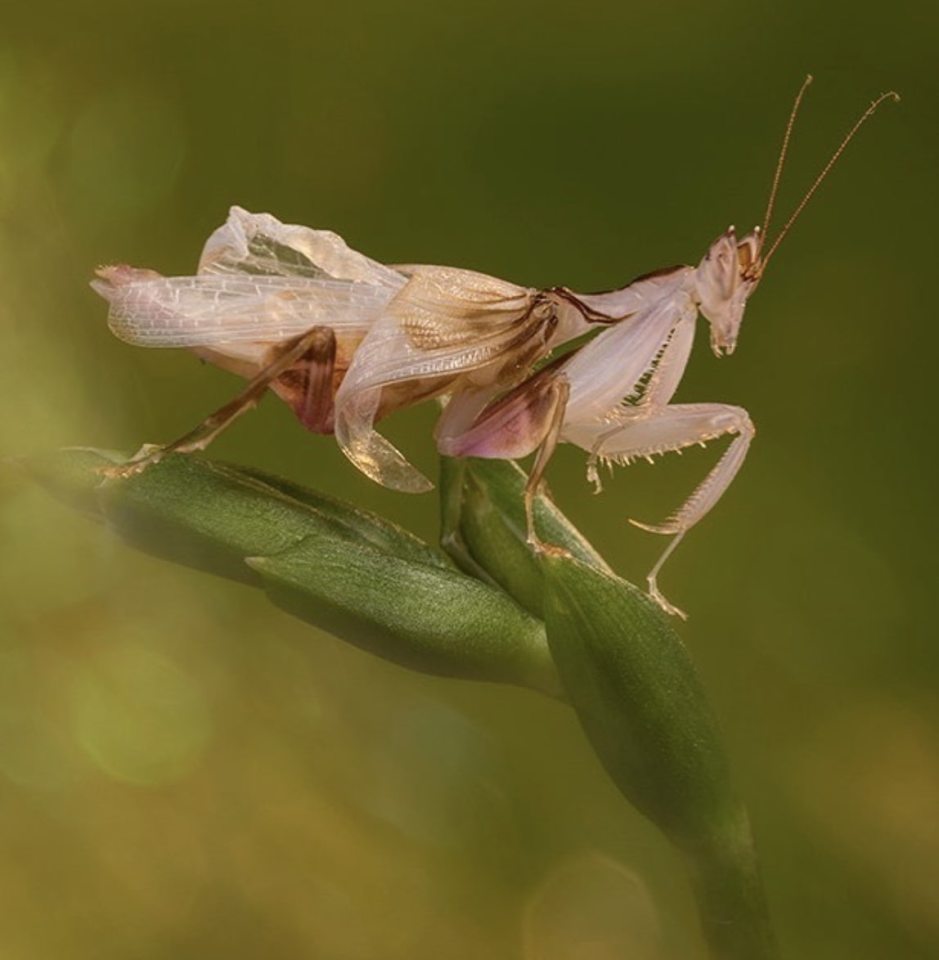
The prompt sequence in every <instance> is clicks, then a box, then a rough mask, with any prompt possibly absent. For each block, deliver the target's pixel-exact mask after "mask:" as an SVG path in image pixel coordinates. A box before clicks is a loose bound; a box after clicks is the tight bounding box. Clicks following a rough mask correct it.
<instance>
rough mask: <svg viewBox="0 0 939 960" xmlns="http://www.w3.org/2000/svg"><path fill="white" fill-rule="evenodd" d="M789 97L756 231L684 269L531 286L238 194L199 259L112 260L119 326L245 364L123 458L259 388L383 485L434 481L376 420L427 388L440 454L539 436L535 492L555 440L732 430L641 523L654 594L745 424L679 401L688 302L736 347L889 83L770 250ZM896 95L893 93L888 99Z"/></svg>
mask: <svg viewBox="0 0 939 960" xmlns="http://www.w3.org/2000/svg"><path fill="white" fill-rule="evenodd" d="M810 79H811V78H807V79H806V82H805V84H804V85H803V87H802V89H801V90H800V92H799V95H798V97H797V98H796V102H795V105H794V107H793V110H792V114H791V116H790V119H789V125H788V127H787V129H786V136H785V140H784V142H783V149H782V151H781V153H780V158H779V163H778V165H777V169H776V176H775V179H774V182H773V187H772V190H771V193H770V201H769V204H768V207H767V211H766V216H765V218H764V223H763V228H762V229H761V228H756V229H755V230H754V231H753V232H751V233H750V234H748V235H747V236H745V237H744V238H742V239H740V240H738V239H737V237H736V234H735V232H734V229H733V228H732V227H731V228H730V229H729V230H727V231H726V232H725V233H724V234H722V235H721V236H720V237H719V238H718V239H717V240H716V241H715V243H714V244H713V245H712V246H711V248H710V250H709V251H708V253H707V255H706V256H705V257H704V259H703V260H702V261H701V263H700V264H699V265H698V266H697V267H675V268H670V269H668V270H663V271H658V272H656V273H654V274H649V275H646V276H645V277H642V278H640V279H638V280H636V281H634V282H632V283H631V284H629V285H627V286H626V287H623V288H621V289H619V290H614V291H611V292H608V293H600V294H578V293H574V292H573V291H571V290H569V289H567V288H565V287H555V288H551V289H548V290H536V289H533V288H529V287H522V286H518V285H516V284H513V283H510V282H508V281H504V280H499V279H497V278H495V277H490V276H486V275H484V274H480V273H476V272H474V271H470V270H461V269H457V268H452V267H438V266H385V265H383V264H380V263H378V262H376V261H374V260H371V259H369V258H368V257H365V256H364V255H362V254H360V253H357V252H356V251H354V250H351V249H350V248H349V247H348V246H347V245H346V244H345V243H344V241H343V240H342V239H341V238H340V237H338V236H337V235H336V234H333V233H330V232H329V231H322V230H313V229H310V228H308V227H301V226H291V225H285V224H282V223H280V222H279V221H278V220H276V219H275V218H274V217H271V216H270V215H268V214H250V213H247V212H246V211H244V210H241V209H240V208H237V207H234V208H232V211H231V213H230V216H229V220H228V222H227V223H226V224H225V225H224V226H222V227H220V228H219V229H218V230H217V231H216V232H215V233H214V234H213V235H212V236H211V237H210V238H209V240H208V242H207V243H206V246H205V248H204V250H203V254H202V257H201V259H200V263H199V270H198V273H197V274H196V275H194V276H187V277H162V276H160V275H159V274H156V273H154V272H153V271H149V270H136V269H134V268H131V267H123V266H121V267H106V268H102V269H101V270H99V271H98V277H99V279H98V280H96V281H95V282H94V283H93V286H94V287H95V289H96V290H97V291H98V292H99V293H100V294H101V295H102V296H104V297H105V298H106V299H107V300H108V301H109V302H110V305H111V310H110V316H109V321H110V324H111V328H112V330H113V331H114V332H115V334H117V336H119V337H120V338H121V339H123V340H126V341H128V342H130V343H134V344H137V345H141V346H151V347H185V348H188V349H191V350H192V351H193V352H195V353H196V354H197V355H199V356H200V357H202V358H203V359H206V360H209V361H210V362H212V363H215V364H217V365H218V366H221V367H223V368H225V369H227V370H230V371H232V372H234V373H237V374H239V375H241V376H244V377H246V378H247V379H248V380H249V383H248V385H247V387H246V388H245V389H244V390H243V391H242V393H241V394H239V396H238V397H236V398H235V399H234V400H232V401H231V402H230V403H228V404H226V405H225V406H223V407H222V408H220V409H219V410H218V411H216V412H215V413H214V414H212V415H211V416H210V417H209V418H207V419H206V420H205V421H204V422H203V423H202V424H200V425H199V426H198V427H197V428H196V429H195V430H193V431H191V432H190V433H188V434H186V435H185V436H184V437H182V438H180V439H179V440H177V441H176V442H174V443H172V444H170V445H168V446H166V447H156V448H154V447H145V448H144V449H143V450H142V451H141V453H139V454H138V455H137V456H136V457H134V458H132V460H131V461H129V462H128V463H127V464H126V465H124V466H122V467H118V468H114V469H113V470H110V472H111V473H113V474H117V475H127V474H129V473H133V472H136V471H138V470H141V469H143V468H145V467H146V466H147V465H148V464H151V463H154V462H156V461H157V460H159V459H160V458H161V457H162V456H164V455H165V454H166V453H168V452H171V451H178V452H189V451H193V450H201V449H204V448H205V447H206V446H207V445H208V444H209V443H210V442H211V441H212V439H214V437H215V436H217V435H218V434H219V433H220V432H221V431H222V430H223V429H225V427H227V426H228V424H230V423H231V422H232V421H233V420H234V419H235V418H236V417H238V416H239V415H240V414H241V413H243V412H244V411H245V410H247V409H249V408H250V407H252V406H253V405H254V404H255V403H256V402H257V401H258V399H260V397H261V396H262V395H263V393H264V392H265V391H266V390H267V389H271V390H273V391H274V392H275V393H277V394H278V395H279V396H280V397H281V398H282V399H284V400H285V401H286V402H287V403H288V404H289V405H290V406H291V408H292V409H293V411H294V413H295V414H296V415H297V417H298V418H299V419H300V421H301V423H303V425H304V426H305V427H307V429H309V430H311V431H313V432H316V433H335V435H336V439H337V441H338V443H339V445H340V447H341V448H342V450H343V451H344V452H345V454H346V455H347V456H348V457H349V459H350V460H351V461H352V462H353V463H354V464H355V465H356V466H357V467H359V469H360V470H362V471H363V472H364V473H366V474H367V475H368V476H370V477H371V478H372V479H374V480H376V481H377V482H379V483H382V484H384V485H386V486H389V487H392V488H395V489H398V490H403V491H407V492H422V491H425V490H428V489H430V488H431V486H432V484H431V483H430V482H429V481H428V480H427V479H426V478H425V477H424V476H423V475H422V474H421V473H420V472H419V471H417V470H416V469H415V468H414V467H413V466H412V465H411V464H410V463H408V461H407V460H406V459H405V458H404V456H403V455H402V454H401V453H400V452H399V451H398V450H396V449H395V448H394V447H393V446H392V445H391V444H390V443H389V442H388V441H387V440H386V439H385V438H384V437H382V436H381V435H380V434H379V433H378V432H377V431H376V430H375V423H376V421H377V420H379V419H380V418H381V417H383V416H385V415H387V414H388V413H390V412H392V411H394V410H397V409H401V408H403V407H406V406H409V405H412V404H414V403H417V402H419V401H421V400H424V399H428V398H430V397H440V398H444V399H445V400H446V406H445V408H444V411H443V413H442V415H441V417H440V420H439V421H438V424H437V429H436V433H435V435H436V440H437V446H438V449H439V450H440V452H441V453H443V454H446V455H449V456H456V457H466V456H477V457H489V458H508V459H515V458H518V457H522V456H525V455H527V454H529V453H532V452H534V451H537V456H536V459H535V463H534V466H533V468H532V471H531V476H530V480H529V483H528V486H527V489H526V513H527V517H528V540H529V542H530V543H531V544H532V546H533V547H535V548H537V549H552V548H550V547H546V546H545V545H544V544H542V543H541V542H540V541H539V540H538V538H537V535H536V533H535V529H534V524H533V514H532V503H533V498H534V495H535V493H536V491H537V488H538V485H539V483H540V480H541V477H542V475H543V473H544V469H545V466H546V465H547V462H548V460H549V459H550V457H551V454H552V453H553V451H554V449H555V447H556V445H557V443H558V442H568V443H574V444H576V445H578V446H580V447H582V448H583V449H585V450H586V451H588V453H589V454H590V461H589V467H588V476H590V477H591V478H592V479H594V481H595V482H597V483H598V485H599V480H598V475H597V470H596V464H597V461H605V462H611V463H612V462H615V463H629V462H630V461H632V460H633V459H636V458H638V457H646V458H652V457H653V456H655V455H657V454H661V453H665V452H669V451H674V450H680V449H682V448H684V447H687V446H689V445H691V444H704V443H706V442H708V441H709V440H713V439H716V438H719V437H722V436H726V435H732V436H733V437H734V439H733V441H732V442H731V445H730V447H729V448H728V449H727V451H726V452H725V453H724V455H723V456H722V457H721V459H720V461H719V462H718V464H717V465H716V466H715V467H714V468H713V470H712V471H711V472H710V473H709V474H708V476H707V477H706V478H705V480H704V481H703V482H702V483H701V484H700V485H699V486H698V488H697V489H696V490H695V491H694V493H693V494H692V495H691V497H690V498H689V499H688V500H687V501H686V503H685V504H684V505H683V506H682V507H681V508H680V509H679V510H678V511H676V512H675V514H673V516H672V517H671V518H669V520H667V521H666V522H665V523H663V524H660V525H657V526H651V525H645V524H639V526H642V527H643V528H644V529H647V530H651V531H653V532H656V533H662V534H670V535H674V539H673V540H672V542H671V543H670V544H669V546H668V548H667V549H666V551H665V552H664V554H663V555H662V557H661V559H660V560H659V562H658V563H657V564H656V565H655V567H654V568H653V570H652V572H651V573H650V575H649V578H648V579H649V589H650V593H651V595H652V597H653V598H654V599H655V600H656V601H657V602H658V603H659V604H660V605H661V606H662V607H663V608H664V609H665V610H667V611H668V612H670V613H679V614H680V611H679V610H677V608H675V607H673V606H671V604H669V603H668V602H667V601H666V600H665V598H664V597H663V596H662V595H661V593H660V592H659V590H658V586H657V582H656V578H657V575H658V572H659V571H660V569H661V567H662V564H663V563H664V562H665V560H666V559H667V557H668V556H669V555H670V554H671V552H672V551H673V550H674V549H675V547H676V546H677V544H678V542H679V541H680V540H681V539H682V537H683V536H684V534H685V533H686V532H687V531H688V530H689V529H690V528H691V527H692V526H694V524H695V523H697V522H698V521H699V520H700V519H701V518H702V517H703V516H704V515H705V514H706V513H707V512H708V511H709V510H710V509H711V508H712V507H713V506H714V504H715V503H716V502H717V501H718V499H719V498H720V496H721V495H722V494H723V493H724V491H725V490H726V489H727V487H728V486H729V485H730V483H731V481H732V480H733V478H734V476H735V475H736V473H737V471H738V470H739V468H740V466H741V464H742V462H743V460H744V457H745V456H746V453H747V449H748V447H749V444H750V441H751V439H752V437H753V434H754V429H753V425H752V423H751V421H750V418H749V416H748V414H747V412H746V411H745V410H743V409H742V408H740V407H734V406H728V405H725V404H672V403H671V400H672V397H673V395H674V393H675V391H676V389H677V387H678V384H679V382H680V380H681V377H682V375H683V372H684V369H685V366H686V364H687V362H688V358H689V355H690V352H691V347H692V340H693V335H694V328H695V323H696V318H697V315H698V313H699V312H700V313H701V314H702V315H703V316H704V317H705V318H706V319H707V320H708V322H709V323H710V325H711V344H712V348H713V349H714V351H715V353H717V354H718V355H720V354H721V353H725V354H729V353H732V352H733V350H734V347H735V345H736V341H737V335H738V331H739V328H740V324H741V321H742V319H743V312H744V308H745V306H746V302H747V299H748V298H749V296H750V294H752V292H753V290H754V289H755V288H756V286H757V284H758V282H759V280H760V278H761V276H762V273H763V270H764V269H765V266H766V264H767V262H768V261H769V259H770V257H771V256H772V254H773V252H774V251H775V250H776V248H777V247H778V245H779V242H780V241H781V240H782V238H783V236H785V234H786V232H787V231H788V229H789V227H790V226H791V225H792V223H793V222H794V221H795V219H796V218H797V217H798V215H799V214H800V213H801V211H802V209H803V208H804V206H805V204H806V203H807V202H808V200H809V199H810V197H811V196H812V194H813V193H814V192H815V190H816V189H817V187H818V186H819V184H820V183H821V181H822V180H823V179H824V177H825V176H826V175H827V173H828V171H829V169H830V168H831V166H832V164H833V163H834V162H835V160H836V159H837V158H838V156H840V154H841V151H842V150H843V149H844V148H845V146H846V145H847V143H848V141H849V140H850V139H851V137H852V136H853V135H854V133H855V132H856V131H857V129H858V128H859V127H860V126H861V124H862V123H864V121H865V120H867V118H868V117H869V116H870V115H871V114H872V113H873V112H874V110H875V109H876V108H877V106H878V105H879V104H880V103H881V102H882V101H883V100H884V99H886V98H887V97H891V96H893V97H894V98H896V95H895V94H884V95H883V96H882V97H880V98H879V99H878V100H877V101H875V103H873V104H872V105H871V107H870V108H869V109H868V110H867V111H866V112H865V113H864V114H863V116H862V117H861V118H860V119H859V120H858V122H857V123H856V124H855V126H854V127H853V128H852V130H851V131H850V133H849V134H848V136H847V137H846V138H845V139H844V141H843V142H842V144H841V146H840V147H839V148H838V150H837V151H836V152H835V154H834V155H833V157H832V158H831V160H830V161H829V163H828V164H827V165H826V167H825V168H824V169H823V170H822V172H821V174H820V175H819V177H818V178H817V179H816V181H815V183H814V184H813V185H812V187H811V188H810V190H809V191H808V193H807V194H806V196H805V198H804V199H803V200H802V202H801V203H800V204H799V205H798V207H797V208H796V211H795V213H794V214H793V215H792V217H791V218H790V219H789V221H788V223H787V224H786V225H785V226H784V227H783V229H782V231H781V232H780V234H779V236H778V237H777V238H776V241H775V242H774V244H773V245H772V247H771V248H770V249H769V251H768V252H767V253H766V254H764V253H763V246H764V238H765V234H766V228H767V227H768V225H769V221H770V217H771V214H772V208H773V203H774V199H775V195H776V188H777V186H778V182H779V177H780V173H781V170H782V166H783V161H784V159H785V155H786V149H787V146H788V142H789V135H790V132H791V129H792V124H793V122H794V119H795V115H796V112H797V109H798V106H799V103H800V101H801V98H802V95H803V93H804V91H805V87H806V86H807V84H808V83H809V81H810ZM897 99H898V98H897ZM595 327H600V328H602V329H601V332H600V333H599V334H598V335H597V336H596V337H594V338H593V339H592V340H591V341H589V342H587V343H586V344H584V345H583V346H581V347H580V348H579V349H577V350H575V351H573V352H572V353H569V354H567V355H566V356H563V357H560V358H557V359H554V360H549V362H548V363H547V364H546V365H545V366H543V367H542V368H541V369H538V365H539V364H540V363H541V362H542V361H544V360H548V359H549V358H550V355H551V353H552V352H553V351H554V350H555V349H556V348H557V347H559V346H562V345H564V344H565V343H568V342H570V341H571V340H573V339H575V338H577V337H579V336H581V335H582V334H584V333H587V332H589V331H591V330H592V329H594V328H595Z"/></svg>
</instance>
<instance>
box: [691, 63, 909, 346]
mask: <svg viewBox="0 0 939 960" xmlns="http://www.w3.org/2000/svg"><path fill="white" fill-rule="evenodd" d="M811 82H812V77H811V76H808V77H806V78H805V81H804V82H803V84H802V87H801V88H800V90H799V93H798V94H797V96H796V99H795V103H793V105H792V112H791V113H790V115H789V122H788V124H787V125H786V134H785V136H784V138H783V143H782V149H781V150H780V152H779V160H778V161H777V163H776V172H775V174H774V176H773V184H772V187H771V188H770V193H769V201H768V203H767V206H766V214H765V215H764V217H763V226H762V227H754V229H753V231H752V232H751V233H748V234H747V235H746V236H745V237H743V239H741V240H738V239H737V235H736V233H735V231H734V228H733V227H729V228H728V229H727V231H726V232H725V233H722V234H721V235H720V236H719V237H718V238H717V239H716V240H715V241H714V243H712V244H711V247H710V249H709V250H708V252H707V254H706V255H705V257H704V259H703V260H702V261H701V263H700V264H699V265H698V268H697V270H696V271H695V288H696V294H697V300H698V306H699V308H700V310H701V313H702V314H703V315H704V316H705V318H706V319H707V320H708V322H709V323H710V324H711V349H712V350H713V351H714V353H715V354H716V355H717V356H721V355H722V354H724V355H729V354H731V353H733V352H734V347H736V345H737V335H738V333H739V331H740V324H741V321H742V320H743V311H744V309H745V307H746V305H747V300H748V298H749V297H750V294H751V293H753V291H754V290H755V289H756V285H757V284H758V283H759V281H760V277H761V276H762V275H763V271H764V270H765V269H766V265H767V264H768V263H769V261H770V258H771V257H772V256H773V254H774V253H775V252H776V251H777V250H778V249H779V244H780V243H781V242H782V240H783V238H784V237H785V236H786V234H787V233H788V232H789V230H790V228H791V227H792V225H793V224H794V223H795V222H796V220H797V219H798V218H799V216H800V215H801V213H802V211H803V210H804V209H805V207H806V205H807V204H808V202H809V200H811V199H812V197H813V195H814V194H815V191H816V190H817V189H818V188H819V187H820V186H821V183H822V181H823V180H824V179H825V178H826V177H827V176H828V172H829V171H830V170H831V168H832V167H833V166H834V165H835V162H836V161H837V160H838V158H839V157H840V156H841V154H842V153H843V152H844V149H845V147H846V146H847V145H848V144H849V143H850V141H851V140H852V138H853V137H854V135H855V134H856V133H857V132H858V130H859V129H860V128H861V126H862V125H863V124H864V123H866V122H867V120H868V119H869V118H870V117H871V116H872V115H873V114H874V112H875V111H876V110H877V108H878V107H879V106H880V105H881V104H882V103H883V102H884V101H885V100H894V101H896V100H899V99H900V97H899V96H898V95H897V94H896V93H894V92H893V91H892V90H891V91H890V92H889V93H883V94H881V95H880V96H879V97H878V98H877V99H876V100H875V101H874V102H873V103H872V104H871V105H870V106H869V107H868V108H867V109H866V110H865V111H864V112H863V113H862V114H861V116H860V117H859V118H858V120H857V121H856V122H855V124H854V126H853V127H852V128H851V129H850V130H849V131H848V134H847V136H846V137H845V138H844V139H843V140H842V141H841V144H840V145H839V146H838V149H837V150H835V152H834V153H833V154H832V156H831V159H830V160H829V161H828V163H826V164H825V166H824V167H823V168H822V171H821V173H819V175H818V176H817V177H816V178H815V181H814V182H813V183H812V185H811V187H809V189H808V191H807V192H806V194H805V196H803V198H802V200H801V201H800V202H799V203H798V205H797V206H796V208H795V211H794V212H793V214H792V215H791V216H790V217H789V219H788V220H787V221H786V223H785V225H784V226H783V228H782V229H781V230H780V231H779V233H778V234H777V235H776V239H775V240H774V241H773V243H772V245H771V246H770V248H769V250H768V251H767V252H766V254H765V255H764V254H763V244H764V238H765V237H766V235H767V231H768V230H769V224H770V220H771V219H772V216H773V207H774V205H775V202H776V193H777V191H778V188H779V180H780V177H781V176H782V170H783V166H784V164H785V160H786V153H787V151H788V149H789V138H790V136H791V134H792V127H793V124H794V123H795V119H796V114H797V113H798V111H799V105H800V104H801V102H802V97H803V95H804V93H805V91H806V89H807V87H808V86H809V84H810V83H811Z"/></svg>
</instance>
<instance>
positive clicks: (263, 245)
mask: <svg viewBox="0 0 939 960" xmlns="http://www.w3.org/2000/svg"><path fill="white" fill-rule="evenodd" d="M199 273H213V274H229V273H238V274H243V273H249V274H257V275H261V276H281V277H304V278H307V279H320V278H332V279H334V280H352V281H356V282H360V283H368V284H373V285H376V286H384V287H388V288H389V289H391V290H398V289H400V288H401V287H402V286H404V283H405V278H404V277H403V276H402V275H401V274H400V273H398V272H397V271H395V270H393V269H392V268H391V267H386V266H384V264H381V263H378V262H377V261H375V260H371V259H369V258H368V257H366V256H365V255H364V254H361V253H358V252H357V251H355V250H352V249H350V247H349V246H348V245H347V244H346V242H345V241H344V240H343V239H342V237H340V236H338V235H337V234H335V233H333V232H332V231H330V230H313V229H312V228H311V227H303V226H299V225H296V224H290V223H281V222H280V221H279V220H278V219H277V218H276V217H272V216H271V215H270V214H269V213H249V212H248V211H247V210H243V209H242V208H241V207H232V208H231V210H230V211H229V214H228V220H227V222H226V223H225V224H224V225H223V226H221V227H219V228H218V229H217V230H216V231H215V232H214V233H213V234H212V235H211V236H210V237H209V239H208V240H207V241H206V244H205V247H204V248H203V250H202V256H201V258H200V260H199Z"/></svg>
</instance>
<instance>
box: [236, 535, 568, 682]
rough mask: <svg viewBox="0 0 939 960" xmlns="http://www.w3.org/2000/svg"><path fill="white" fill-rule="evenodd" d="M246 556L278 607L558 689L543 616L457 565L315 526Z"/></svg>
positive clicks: (415, 652)
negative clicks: (416, 558) (301, 536)
mask: <svg viewBox="0 0 939 960" xmlns="http://www.w3.org/2000/svg"><path fill="white" fill-rule="evenodd" d="M248 564H249V565H250V566H251V567H252V569H254V570H256V571H258V572H259V573H260V574H261V575H262V576H263V578H264V581H265V587H266V589H267V591H268V594H269V595H270V597H271V599H272V600H273V601H274V603H276V604H277V606H279V607H281V608H282V609H284V610H286V611H287V612H288V613H291V614H293V615H294V616H297V617H300V618H301V619H304V620H307V621H308V622H310V623H313V624H315V625H317V626H320V627H322V628H323V629H325V630H328V631H329V632H330V633H333V634H334V635H335V636H337V637H340V638H342V639H344V640H348V641H349V642H350V643H353V644H354V645H355V646H357V647H361V648H363V649H365V650H369V651H371V652H372V653H377V654H379V655H380V656H383V657H385V658H386V659H389V660H394V661H395V662H396V663H399V664H401V665H402V666H405V667H412V668H415V669H418V670H422V671H424V672H426V673H435V674H442V675H445V676H459V677H463V678H465V679H475V680H495V681H499V682H503V683H515V684H519V685H522V686H529V687H533V688H535V689H538V690H541V691H542V692H545V693H548V694H549V695H552V696H558V695H559V694H560V687H559V686H558V683H557V674H556V672H555V669H554V663H553V661H552V659H551V656H550V653H549V652H548V649H547V645H546V643H545V635H544V625H543V624H542V623H541V621H539V620H536V619H535V618H534V617H531V616H529V615H528V614H527V613H526V612H525V611H524V610H522V609H521V607H519V606H518V604H516V603H515V602H514V601H513V600H512V599H511V598H510V597H508V596H506V595H505V594H504V593H501V592H500V591H498V590H493V589H492V588H491V587H489V586H487V585H486V584H483V583H480V582H479V581H477V580H473V579H471V578H470V577H467V576H466V575H465V574H462V573H459V572H458V571H455V570H446V569H441V568H440V567H439V566H436V565H430V564H423V563H415V562H413V561H411V560H405V559H402V558H400V557H396V556H392V555H389V554H386V553H383V552H381V551H380V550H377V549H375V548H374V547H371V546H369V545H367V544H353V543H348V542H341V541H338V540H336V538H335V537H323V536H321V535H313V536H311V537H309V538H307V539H306V540H304V541H303V542H302V543H301V544H299V545H298V546H296V547H294V548H292V549H290V550H288V551H287V552H285V553H282V554H280V555H278V556H273V557H254V558H250V559H249V560H248Z"/></svg>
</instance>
